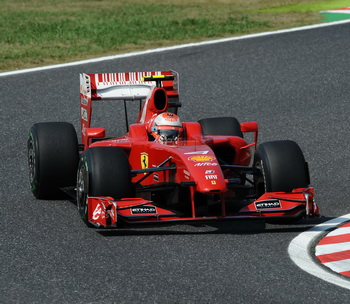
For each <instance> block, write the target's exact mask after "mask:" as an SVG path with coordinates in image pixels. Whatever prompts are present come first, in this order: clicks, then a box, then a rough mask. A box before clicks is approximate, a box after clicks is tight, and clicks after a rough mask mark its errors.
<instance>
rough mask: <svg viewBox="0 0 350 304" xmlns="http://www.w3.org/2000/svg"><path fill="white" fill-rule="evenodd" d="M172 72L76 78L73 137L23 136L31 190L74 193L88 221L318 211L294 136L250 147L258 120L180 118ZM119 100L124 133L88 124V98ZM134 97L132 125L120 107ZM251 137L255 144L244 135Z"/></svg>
mask: <svg viewBox="0 0 350 304" xmlns="http://www.w3.org/2000/svg"><path fill="white" fill-rule="evenodd" d="M178 80H179V76H178V74H177V73H176V72H174V71H158V72H130V73H110V74H81V75H80V120H81V121H80V122H81V124H80V125H81V130H80V133H81V141H82V142H81V143H80V144H79V143H78V140H77V134H76V131H75V129H74V127H73V126H72V124H70V123H66V122H51V123H36V124H34V125H33V126H32V128H31V130H30V132H29V140H28V163H29V171H30V185H31V190H32V192H33V194H34V195H35V197H36V198H38V199H55V198H57V197H60V195H61V194H62V193H64V194H70V195H72V197H74V199H76V202H77V206H78V211H79V214H80V216H81V218H82V219H83V221H84V222H85V223H86V224H87V225H88V226H90V227H104V228H110V227H118V226H120V224H123V227H125V226H128V225H131V226H133V225H137V224H140V223H142V224H145V223H151V224H152V223H153V224H156V223H177V222H190V223H193V222H205V223H210V222H215V221H235V220H249V219H257V220H269V221H273V220H279V221H281V220H282V221H283V220H288V221H289V220H297V219H300V218H302V217H313V216H319V210H318V206H317V205H316V203H315V202H314V190H313V188H312V187H310V181H309V172H308V166H307V163H306V161H305V159H304V156H303V153H302V151H301V149H300V147H299V146H298V145H297V144H296V143H295V142H293V141H289V140H282V141H271V142H266V143H262V144H260V145H258V144H257V140H258V125H257V123H256V122H243V123H239V122H238V120H237V119H236V118H234V117H212V118H203V119H200V120H199V121H194V122H193V121H182V120H181V116H180V115H179V114H178V109H179V108H180V107H181V103H180V101H179V81H178ZM104 100H114V102H115V103H120V102H122V103H124V105H125V106H124V109H125V115H126V119H125V120H126V134H125V135H124V136H122V137H112V138H110V137H109V138H107V137H106V130H105V129H104V128H95V127H91V117H92V116H93V105H94V103H95V102H98V103H103V102H104ZM129 101H138V102H139V103H140V111H139V114H138V118H137V120H136V122H134V123H132V124H129V123H128V119H127V117H128V113H127V106H126V105H127V103H128V102H129ZM249 132H250V133H252V134H253V136H252V138H253V140H252V142H248V141H247V140H245V139H244V137H243V134H244V133H249Z"/></svg>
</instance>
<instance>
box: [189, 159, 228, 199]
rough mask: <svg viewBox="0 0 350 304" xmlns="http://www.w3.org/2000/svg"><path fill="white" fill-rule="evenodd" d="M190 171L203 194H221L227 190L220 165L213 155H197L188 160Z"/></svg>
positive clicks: (197, 188) (198, 189)
mask: <svg viewBox="0 0 350 304" xmlns="http://www.w3.org/2000/svg"><path fill="white" fill-rule="evenodd" d="M188 169H189V171H190V172H191V176H192V179H193V180H194V181H195V182H196V190H197V191H198V192H201V193H221V192H225V191H226V190H227V187H226V183H225V179H224V176H223V174H222V171H221V168H220V166H219V163H218V161H217V159H216V157H215V156H214V154H212V155H197V156H192V157H189V158H188Z"/></svg>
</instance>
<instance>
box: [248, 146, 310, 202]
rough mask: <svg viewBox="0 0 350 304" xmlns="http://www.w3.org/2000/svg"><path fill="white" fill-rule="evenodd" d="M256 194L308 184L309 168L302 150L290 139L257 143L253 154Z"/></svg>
mask: <svg viewBox="0 0 350 304" xmlns="http://www.w3.org/2000/svg"><path fill="white" fill-rule="evenodd" d="M254 167H255V169H257V172H259V174H257V175H255V176H254V184H255V189H256V193H257V196H258V197H259V196H261V195H262V194H264V193H265V192H290V191H292V190H293V189H295V188H306V187H308V186H309V184H310V179H309V170H308V166H307V163H306V162H305V158H304V155H303V152H302V151H301V149H300V147H299V146H298V144H297V143H296V142H294V141H291V140H282V141H271V142H266V143H263V144H261V145H259V147H258V149H257V151H256V153H255V156H254Z"/></svg>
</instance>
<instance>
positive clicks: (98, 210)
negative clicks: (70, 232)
mask: <svg viewBox="0 0 350 304" xmlns="http://www.w3.org/2000/svg"><path fill="white" fill-rule="evenodd" d="M102 208H103V205H102V204H101V203H98V204H97V205H96V208H95V210H94V212H93V213H92V219H93V220H94V221H96V220H98V219H99V218H100V217H101V216H102Z"/></svg>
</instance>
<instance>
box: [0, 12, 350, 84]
mask: <svg viewBox="0 0 350 304" xmlns="http://www.w3.org/2000/svg"><path fill="white" fill-rule="evenodd" d="M349 22H350V19H348V20H341V21H336V22H328V23H320V24H314V25H308V26H301V27H294V28H290V29H284V30H278V31H271V32H263V33H257V34H250V35H244V36H237V37H230V38H223V39H216V40H209V41H202V42H197V43H188V44H181V45H175V46H170V47H164V48H157V49H151V50H146V51H140V52H132V53H127V54H120V55H113V56H106V57H99V58H93V59H88V60H81V61H74V62H68V63H63V64H56V65H48V66H43V67H38V68H31V69H25V70H17V71H10V72H4V73H0V77H2V76H10V75H17V74H23V73H31V72H37V71H43V70H50V69H57V68H64V67H69V66H76V65H81V64H88V63H95V62H101V61H106V60H115V59H121V58H128V57H134V56H142V55H146V54H153V53H159V52H165V51H172V50H178V49H184V48H190V47H197V46H202V45H210V44H217V43H222V42H228V41H234V40H243V39H250V38H257V37H264V36H270V35H276V34H283V33H291V32H297V31H305V30H310V29H316V28H321V27H328V26H332V25H337V24H342V23H349Z"/></svg>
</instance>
